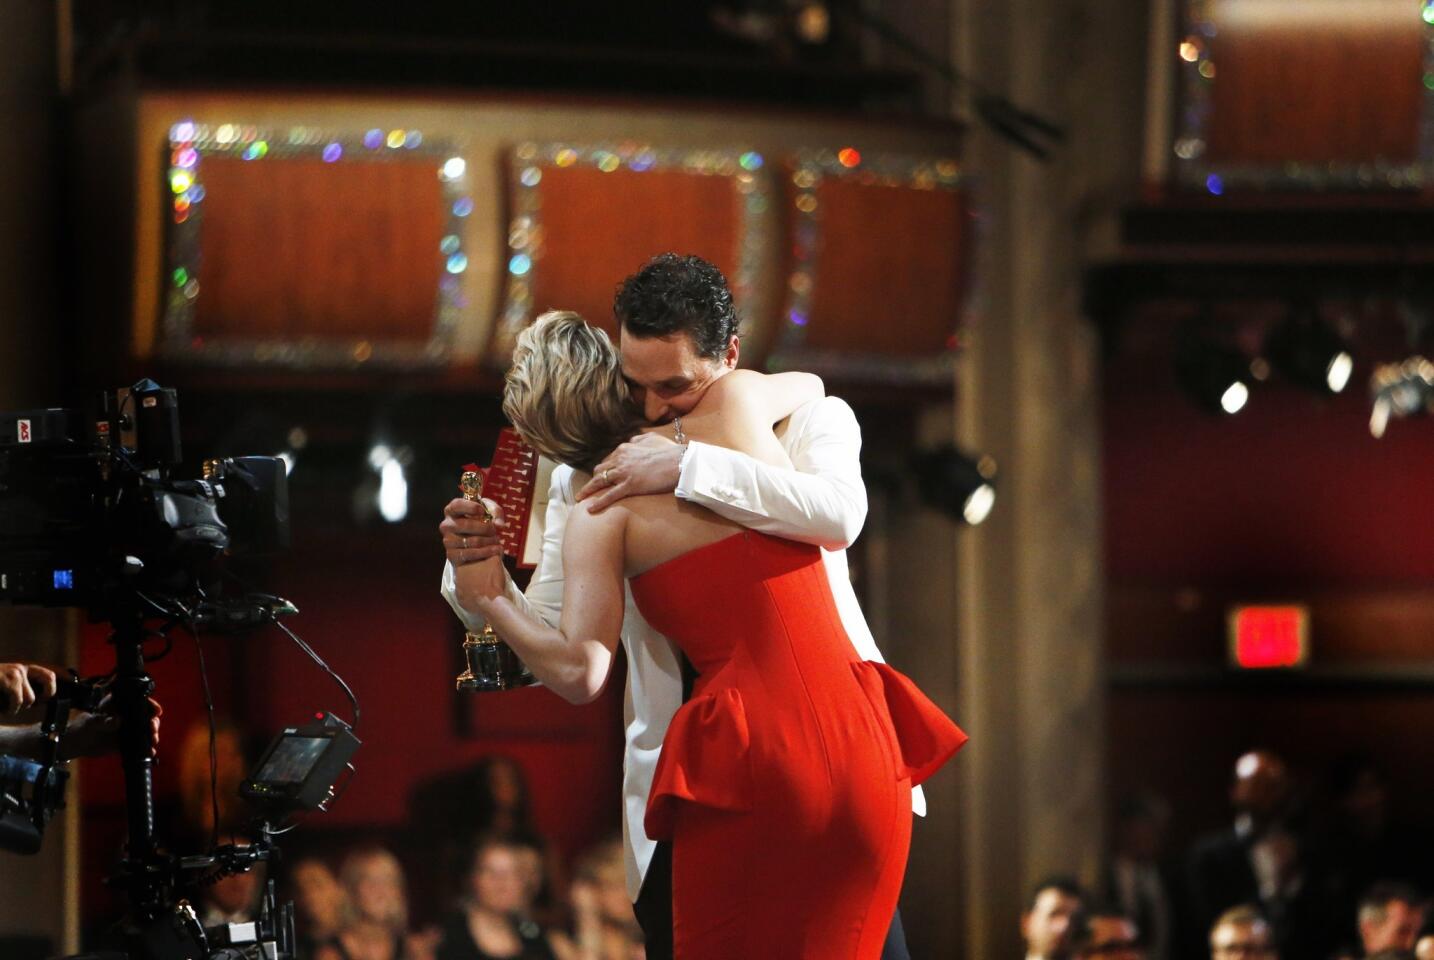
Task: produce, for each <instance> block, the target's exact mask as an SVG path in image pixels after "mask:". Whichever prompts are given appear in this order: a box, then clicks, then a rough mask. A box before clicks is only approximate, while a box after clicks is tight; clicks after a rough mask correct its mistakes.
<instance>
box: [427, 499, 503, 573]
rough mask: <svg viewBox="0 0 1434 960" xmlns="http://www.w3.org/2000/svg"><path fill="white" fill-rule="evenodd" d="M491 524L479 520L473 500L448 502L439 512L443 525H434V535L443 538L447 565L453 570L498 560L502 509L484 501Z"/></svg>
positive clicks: (479, 512) (476, 504)
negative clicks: (494, 558) (436, 529)
mask: <svg viewBox="0 0 1434 960" xmlns="http://www.w3.org/2000/svg"><path fill="white" fill-rule="evenodd" d="M483 503H484V504H486V505H487V507H488V512H489V513H491V514H493V519H492V520H485V519H483V509H482V507H480V506H479V505H478V502H477V501H475V500H465V499H464V498H462V497H458V498H456V499H453V500H449V501H448V506H446V507H444V508H443V522H442V523H440V524H439V525H438V534H439V536H440V537H442V538H443V550H444V552H445V553H447V554H448V562H449V563H451V564H453V566H454V568H455V569H457V568H458V567H461V566H463V565H464V564H465V563H477V562H478V561H479V560H487V559H488V558H489V557H497V556H501V555H502V553H503V544H502V542H501V541H500V540H499V539H498V531H499V530H501V529H502V528H503V526H504V520H503V508H502V507H500V506H498V504H496V503H494V502H493V501H492V500H484V501H483Z"/></svg>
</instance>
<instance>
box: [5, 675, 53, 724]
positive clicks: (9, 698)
mask: <svg viewBox="0 0 1434 960" xmlns="http://www.w3.org/2000/svg"><path fill="white" fill-rule="evenodd" d="M54 695H55V671H53V670H51V669H49V668H48V667H42V666H40V665H39V664H38V663H0V714H8V715H10V716H11V717H14V716H16V715H18V714H19V713H20V712H21V711H23V710H27V709H28V708H30V707H33V706H34V705H35V704H36V703H38V702H39V701H41V700H48V699H50V698H51V697H53V696H54Z"/></svg>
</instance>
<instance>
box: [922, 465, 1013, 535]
mask: <svg viewBox="0 0 1434 960" xmlns="http://www.w3.org/2000/svg"><path fill="white" fill-rule="evenodd" d="M913 465H914V467H915V472H916V487H917V489H918V490H919V491H920V493H921V499H922V500H924V501H925V502H926V503H927V505H928V506H930V507H932V508H934V509H936V510H940V511H942V512H943V513H946V514H948V515H950V516H951V517H954V518H955V519H957V520H960V521H963V522H965V523H967V524H970V525H971V526H973V527H974V526H975V525H976V524H978V523H980V522H981V521H982V520H985V519H986V517H987V516H989V515H990V513H991V508H992V507H994V506H995V505H996V482H995V481H996V461H995V460H992V459H991V458H990V457H988V456H983V457H981V458H980V459H978V460H977V459H972V458H971V457H969V456H967V455H966V454H964V453H962V452H961V451H960V450H958V449H957V448H955V447H951V446H947V447H941V448H939V449H936V450H931V451H928V452H926V453H921V454H918V455H917V456H916V459H915V461H914V464H913Z"/></svg>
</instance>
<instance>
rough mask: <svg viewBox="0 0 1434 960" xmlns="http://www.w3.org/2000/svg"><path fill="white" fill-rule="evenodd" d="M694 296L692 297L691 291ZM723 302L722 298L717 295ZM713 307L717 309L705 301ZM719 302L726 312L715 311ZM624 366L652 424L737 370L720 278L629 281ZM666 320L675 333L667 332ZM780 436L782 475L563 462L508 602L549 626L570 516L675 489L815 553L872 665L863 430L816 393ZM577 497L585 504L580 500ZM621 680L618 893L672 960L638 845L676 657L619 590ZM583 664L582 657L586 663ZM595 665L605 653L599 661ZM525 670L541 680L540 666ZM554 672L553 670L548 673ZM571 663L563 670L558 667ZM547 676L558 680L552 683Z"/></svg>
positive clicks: (458, 511)
mask: <svg viewBox="0 0 1434 960" xmlns="http://www.w3.org/2000/svg"><path fill="white" fill-rule="evenodd" d="M674 287H675V288H678V289H679V290H681V292H683V293H684V294H685V296H684V297H683V298H682V299H683V300H684V302H687V303H692V302H703V300H704V297H705V300H706V302H707V303H708V304H709V305H711V307H712V308H711V309H709V310H708V311H706V312H705V314H704V315H699V316H696V317H679V318H675V321H674V319H673V318H668V317H661V318H658V319H657V321H656V323H658V324H660V326H659V327H658V329H657V330H649V329H645V328H644V327H645V324H650V323H652V322H653V321H652V320H651V319H650V314H651V313H652V311H651V310H650V309H648V308H647V307H646V305H645V304H644V302H643V301H644V300H646V301H648V302H651V301H654V300H656V301H661V302H671V300H672V299H673V298H672V297H670V296H662V294H664V293H667V294H670V293H671V291H672V289H673V288H674ZM694 288H695V289H694ZM724 295H725V296H724ZM714 301H715V303H714ZM724 306H725V309H724ZM616 309H617V315H618V317H619V320H620V322H621V330H622V336H621V339H620V348H621V350H622V354H623V369H624V373H625V375H626V376H627V378H628V380H629V383H630V384H631V385H632V387H633V391H634V395H635V396H636V397H637V399H638V400H639V401H640V402H642V403H643V406H644V412H645V415H646V416H647V418H648V419H649V420H651V421H652V422H654V423H664V422H668V421H670V420H671V419H672V418H673V416H681V415H682V414H684V413H686V412H687V411H689V410H691V409H692V407H694V406H695V405H696V403H697V401H698V400H699V399H700V398H701V395H702V392H703V391H705V389H706V387H707V386H710V384H711V383H712V382H713V381H715V379H716V378H717V377H720V376H722V375H724V374H726V373H727V372H728V371H730V370H731V369H733V368H734V367H735V366H736V361H737V337H736V317H735V314H733V313H732V310H731V299H730V294H729V293H727V292H726V283H725V280H723V279H722V277H721V274H720V273H719V272H718V271H717V270H716V268H715V267H712V266H711V265H710V264H707V263H706V262H705V261H701V260H699V259H698V258H696V257H675V256H673V255H671V254H664V255H662V256H660V257H657V258H655V259H654V260H653V261H651V262H650V263H649V264H648V265H647V266H646V267H644V268H643V270H642V271H639V273H637V274H635V275H634V276H633V277H630V278H629V279H628V281H627V282H626V283H624V285H623V287H622V289H621V290H620V292H619V294H618V300H617V304H616ZM674 323H675V326H676V330H675V332H668V333H664V332H663V328H664V326H670V325H673V324H674ZM779 439H780V440H781V443H782V446H783V447H784V448H785V449H786V451H787V454H788V456H789V457H790V458H791V461H792V466H793V467H794V469H793V470H785V469H781V468H778V467H772V466H769V465H767V464H763V463H759V462H758V461H756V460H754V459H753V458H751V457H749V456H747V455H746V454H742V453H738V452H737V451H734V450H728V449H725V448H723V447H716V446H712V445H710V444H705V443H699V442H696V441H693V442H691V443H687V444H685V445H680V444H676V443H673V442H672V441H670V440H667V439H665V438H662V437H658V436H656V435H654V434H648V435H644V436H642V437H640V438H635V439H634V440H633V441H632V442H629V443H627V444H624V445H623V446H621V447H619V448H618V449H617V450H616V451H614V452H613V454H612V455H611V456H609V457H608V458H607V459H606V460H604V461H603V463H601V464H599V465H598V467H597V468H596V469H595V470H594V472H593V479H592V481H591V482H590V483H589V484H588V485H587V486H586V487H585V488H584V489H582V490H577V489H575V488H574V487H575V474H574V472H573V470H572V468H570V467H566V466H560V467H558V468H557V469H555V470H554V472H553V477H552V483H551V487H550V491H549V500H548V506H547V510H546V514H545V517H544V524H543V530H542V537H543V549H542V556H541V559H540V560H539V563H538V566H537V569H536V570H535V571H534V574H533V578H532V580H531V581H530V582H529V584H528V589H527V592H526V594H524V593H522V592H520V591H519V590H518V589H517V587H516V585H515V584H514V583H513V582H512V580H511V579H509V580H508V581H507V586H506V591H507V594H508V596H509V597H510V598H511V599H512V600H513V602H514V603H515V604H517V605H518V606H519V607H520V608H522V609H524V610H526V611H528V612H529V613H530V614H532V615H534V616H536V617H538V618H539V619H541V620H543V621H545V622H546V623H548V624H551V625H555V624H556V623H557V622H558V619H559V613H560V611H561V608H562V595H563V572H562V544H563V532H564V529H565V527H566V524H567V518H568V516H569V514H570V513H571V511H573V510H575V509H579V510H580V509H602V508H603V507H605V506H607V505H608V504H609V503H611V502H613V501H614V500H617V499H620V498H621V497H624V496H632V495H638V494H654V493H672V494H675V495H676V496H678V497H680V498H682V499H684V500H687V501H689V502H691V503H696V504H700V505H702V506H704V507H707V508H708V509H710V510H712V511H713V512H715V513H718V514H720V515H721V516H723V517H726V518H727V519H729V520H733V521H736V522H737V523H741V524H743V525H744V526H747V527H749V528H751V529H754V530H760V531H763V532H765V533H770V534H773V535H775V536H778V537H784V538H786V539H790V540H798V541H801V542H804V543H811V544H816V545H818V546H820V547H822V557H823V560H824V561H825V564H826V570H827V575H828V578H829V579H830V581H831V586H832V594H833V596H834V598H835V600H836V606H837V610H838V612H839V613H840V615H841V619H842V623H843V625H844V626H845V628H846V631H847V633H848V634H849V635H850V637H851V640H852V643H853V644H854V645H855V647H856V650H857V652H858V654H859V655H860V656H861V657H863V658H864V659H867V660H878V661H879V660H881V659H882V657H881V654H880V652H879V651H878V650H877V647H876V643H875V641H874V640H873V639H872V635H871V631H870V629H869V628H868V627H867V625H866V620H865V618H864V617H863V616H862V613H861V608H860V606H859V605H858V603H857V599H856V593H855V591H854V590H853V589H852V586H851V580H850V577H849V575H848V572H847V561H846V553H845V548H846V547H847V546H848V545H849V544H850V543H851V542H852V541H854V540H855V539H856V537H857V535H858V534H859V533H860V532H861V527H862V523H863V522H864V521H865V519H866V488H865V486H864V485H863V483H862V479H861V464H860V452H861V431H860V428H859V427H858V425H857V421H856V417H855V416H854V415H853V414H852V411H851V408H850V407H849V406H847V404H846V403H845V402H844V401H842V400H840V399H838V398H836V397H825V398H823V399H821V400H815V401H812V402H810V403H807V404H806V405H804V406H802V407H801V408H799V409H798V410H797V411H796V412H795V413H793V414H792V416H791V417H790V418H788V420H787V421H786V422H785V423H784V424H782V425H780V426H779ZM580 498H581V501H582V502H579V500H580ZM475 511H476V505H474V504H471V503H468V502H467V501H464V500H461V499H460V500H454V501H452V502H451V503H450V504H449V505H448V507H447V508H445V511H444V512H445V515H446V518H445V520H444V521H443V523H442V524H441V525H440V532H441V534H442V535H443V539H444V543H445V546H446V548H447V552H448V557H449V563H448V564H446V565H445V567H444V571H443V586H442V592H443V595H444V597H445V598H446V599H447V600H448V602H449V604H450V605H451V606H452V607H453V610H454V612H455V613H456V614H457V615H458V616H459V618H460V619H462V620H463V622H464V624H465V625H466V626H467V628H468V629H469V630H472V631H474V632H477V631H480V630H481V629H482V628H483V620H482V618H481V617H480V616H478V615H476V614H475V613H473V612H471V611H469V610H467V609H466V608H465V607H464V606H463V605H462V603H461V602H460V600H459V596H458V594H459V591H458V589H457V584H456V579H455V570H454V564H459V565H462V564H465V563H469V562H473V561H475V560H480V559H483V558H485V557H488V556H491V555H492V553H493V551H494V550H495V549H496V539H495V538H494V537H493V535H492V534H493V531H492V528H491V526H488V525H486V524H483V523H481V522H479V521H478V520H476V519H475V517H474V514H475ZM622 645H623V648H624V649H625V650H626V653H627V662H628V681H627V689H626V691H625V696H624V721H625V724H626V753H625V756H624V764H623V837H624V840H625V849H626V860H627V882H628V893H629V895H631V896H632V897H633V899H634V901H635V903H634V908H635V910H636V912H637V915H638V919H639V921H640V922H641V923H642V925H643V930H644V933H645V935H646V937H647V950H648V957H649V960H658V958H670V957H671V950H672V948H671V935H672V934H671V929H672V913H671V862H670V858H671V850H670V846H669V845H667V844H661V845H659V844H657V843H656V842H654V841H652V840H649V839H648V838H647V836H646V835H645V833H644V832H643V815H644V813H645V811H646V807H647V797H648V792H649V790H650V788H651V786H652V776H653V773H654V771H655V769H656V766H657V756H658V752H659V751H660V750H661V747H662V739H663V737H664V735H665V734H666V732H667V726H668V723H669V722H670V721H671V719H672V716H673V714H674V713H676V711H677V708H678V707H679V706H680V705H681V704H682V699H683V676H682V662H681V659H680V655H679V654H678V652H677V651H676V649H675V648H674V647H673V645H672V644H671V643H669V642H668V640H667V639H666V638H665V637H663V636H662V635H660V634H658V633H657V632H656V631H654V630H653V629H652V628H651V627H650V626H649V625H648V624H647V622H646V621H645V620H644V619H643V618H642V614H641V613H640V612H639V611H638V609H637V607H636V605H635V604H634V603H633V601H632V594H631V592H630V591H629V592H628V595H627V603H626V608H625V611H624V618H623V626H622ZM611 653H612V652H611V651H608V657H607V658H605V659H599V661H598V662H595V663H588V662H584V663H582V664H580V669H577V670H571V669H570V670H568V671H567V672H566V673H565V674H564V675H565V676H569V675H571V676H579V677H580V678H581V679H580V680H578V681H576V682H574V683H566V682H564V683H563V684H561V685H560V686H561V690H560V692H562V694H563V695H564V696H566V697H568V698H569V699H574V700H578V701H582V700H585V699H592V698H594V697H596V696H597V695H598V694H599V693H601V691H602V688H603V686H604V684H605V682H606V679H607V671H608V669H610V666H611V659H610V658H611ZM589 656H592V655H591V654H590V655H589ZM596 656H597V657H598V658H602V652H601V651H598V652H597V653H596ZM528 666H529V667H530V668H532V669H533V670H534V673H536V674H539V675H540V676H542V675H543V674H544V673H545V672H546V671H545V668H546V667H549V666H550V665H548V664H543V663H534V662H533V661H532V660H531V658H530V659H529V662H528ZM554 666H559V667H560V666H561V665H554ZM567 666H568V667H572V666H573V665H572V664H567ZM553 675H554V676H556V674H553ZM912 804H913V808H914V809H915V812H917V813H919V814H920V813H924V812H925V800H924V797H923V796H922V794H921V792H920V788H917V789H916V790H915V791H913V797H912ZM906 956H907V953H906V947H905V941H904V937H903V936H902V933H901V926H900V921H899V917H898V919H897V920H895V921H893V923H892V930H891V933H890V934H889V936H888V941H887V947H886V950H885V951H884V952H883V958H884V960H900V958H904V957H906Z"/></svg>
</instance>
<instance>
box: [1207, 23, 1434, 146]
mask: <svg viewBox="0 0 1434 960" xmlns="http://www.w3.org/2000/svg"><path fill="white" fill-rule="evenodd" d="M1260 2H1263V3H1266V4H1267V5H1268V3H1269V0H1260ZM1367 5H1368V4H1365V6H1367ZM1238 6H1239V4H1238V3H1224V4H1219V5H1217V9H1218V8H1220V7H1223V8H1237V7H1238ZM1305 6H1306V8H1307V9H1306V12H1305V13H1304V14H1303V15H1301V16H1298V17H1292V18H1291V19H1290V20H1288V21H1286V22H1284V23H1279V22H1274V23H1269V22H1266V21H1264V20H1258V21H1256V22H1254V23H1250V24H1246V23H1245V22H1244V21H1243V20H1242V19H1241V18H1240V17H1239V16H1235V15H1231V16H1228V17H1225V18H1222V19H1221V20H1220V21H1219V31H1220V32H1219V34H1218V35H1217V36H1216V37H1215V38H1214V39H1213V40H1212V41H1211V50H1212V54H1213V62H1214V65H1215V69H1216V71H1217V72H1216V76H1215V78H1214V83H1213V85H1212V88H1211V100H1212V104H1211V106H1212V110H1211V114H1210V127H1209V135H1208V137H1207V140H1208V147H1207V159H1208V160H1209V162H1211V163H1214V164H1234V165H1258V166H1269V167H1276V168H1278V167H1279V166H1280V165H1282V164H1284V163H1286V162H1290V161H1294V162H1301V163H1325V162H1331V161H1333V162H1336V163H1366V162H1372V161H1375V160H1386V161H1390V162H1395V163H1410V162H1413V161H1414V160H1415V159H1416V158H1417V156H1418V151H1419V125H1420V124H1419V120H1420V109H1421V106H1422V103H1423V99H1424V85H1423V83H1422V74H1423V56H1424V47H1425V41H1424V29H1425V28H1424V24H1423V22H1422V21H1421V20H1420V18H1419V7H1418V4H1414V3H1408V4H1404V5H1403V6H1404V7H1406V8H1407V10H1408V14H1409V15H1408V17H1407V18H1406V19H1405V20H1403V21H1401V20H1393V19H1390V18H1386V17H1373V18H1371V19H1368V20H1360V19H1357V18H1352V17H1350V16H1347V15H1342V14H1339V13H1338V12H1337V11H1336V12H1335V16H1333V17H1332V18H1331V19H1330V20H1328V21H1327V22H1321V21H1320V20H1319V19H1317V17H1318V14H1317V12H1316V11H1317V10H1318V9H1319V8H1320V7H1322V6H1324V7H1328V6H1331V5H1330V4H1321V3H1305Z"/></svg>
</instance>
